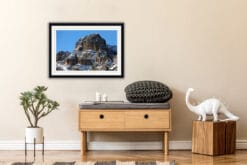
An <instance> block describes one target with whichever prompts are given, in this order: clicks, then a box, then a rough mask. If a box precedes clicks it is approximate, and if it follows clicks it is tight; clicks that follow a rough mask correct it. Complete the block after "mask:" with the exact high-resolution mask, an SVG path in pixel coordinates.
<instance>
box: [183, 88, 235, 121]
mask: <svg viewBox="0 0 247 165" xmlns="http://www.w3.org/2000/svg"><path fill="white" fill-rule="evenodd" d="M193 91H194V89H193V88H189V89H188V90H187V92H186V97H185V101H186V105H187V107H188V108H189V109H190V110H191V111H192V112H194V113H196V114H197V115H199V117H198V120H202V121H206V118H207V115H213V118H214V122H216V121H218V113H222V114H224V115H226V116H227V117H228V118H227V119H224V120H223V121H225V120H235V121H236V120H238V119H239V117H238V116H235V115H233V114H232V113H231V112H229V111H228V110H227V108H226V106H225V105H224V104H223V103H222V102H221V101H220V100H218V99H216V98H210V99H207V100H204V101H203V102H201V103H200V104H198V105H196V106H194V105H191V104H190V102H189V97H190V93H191V92H193Z"/></svg>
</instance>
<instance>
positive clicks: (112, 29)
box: [49, 22, 124, 78]
mask: <svg viewBox="0 0 247 165" xmlns="http://www.w3.org/2000/svg"><path fill="white" fill-rule="evenodd" d="M76 37H78V38H77V39H76ZM73 46H74V48H73ZM49 77H50V78H63V77H78V78H79V77H96V78H97V77H109V78H114V77H116V78H123V77H124V23H122V22H119V23H61V22H59V23H58V22H51V23H49Z"/></svg>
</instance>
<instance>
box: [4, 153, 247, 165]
mask: <svg viewBox="0 0 247 165" xmlns="http://www.w3.org/2000/svg"><path fill="white" fill-rule="evenodd" d="M41 155H42V154H41V152H39V151H38V152H37V156H36V160H42V156H41ZM26 160H27V161H32V160H33V152H32V151H29V152H28V157H27V158H26ZM44 160H45V162H46V161H48V162H49V161H82V158H81V156H80V151H45V157H44ZM83 160H122V161H128V160H138V161H150V160H153V161H155V160H159V161H167V160H176V164H178V165H180V164H184V165H188V164H193V165H197V164H198V165H203V164H205V165H210V164H213V165H215V164H217V165H218V164H219V165H221V164H224V165H235V164H236V165H241V164H247V150H238V151H237V152H236V154H232V155H223V156H214V157H212V156H205V155H199V154H192V153H191V151H170V155H168V156H164V155H163V153H162V152H161V151H89V152H88V154H87V156H86V157H84V158H83ZM15 161H25V156H24V151H0V164H1V163H3V162H15Z"/></svg>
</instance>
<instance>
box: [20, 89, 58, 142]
mask: <svg viewBox="0 0 247 165" xmlns="http://www.w3.org/2000/svg"><path fill="white" fill-rule="evenodd" d="M47 89H48V88H47V87H45V86H37V87H35V88H34V89H33V90H32V91H27V92H22V93H21V96H20V101H21V105H22V107H23V110H24V113H25V115H26V118H27V120H28V123H29V126H28V127H27V128H26V131H25V136H26V142H27V143H33V142H34V139H35V142H36V143H42V142H43V128H41V127H39V126H38V122H39V120H40V119H41V118H43V117H45V116H47V115H48V114H50V113H51V112H52V111H54V110H56V109H57V108H58V107H59V104H58V102H56V101H53V100H51V99H49V98H47V96H46V95H45V91H46V90H47Z"/></svg>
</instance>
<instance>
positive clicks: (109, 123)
mask: <svg viewBox="0 0 247 165" xmlns="http://www.w3.org/2000/svg"><path fill="white" fill-rule="evenodd" d="M79 126H80V129H93V128H95V129H97V128H102V129H104V128H124V112H112V111H102V110H99V111H98V110H90V111H81V112H80V125H79Z"/></svg>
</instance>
